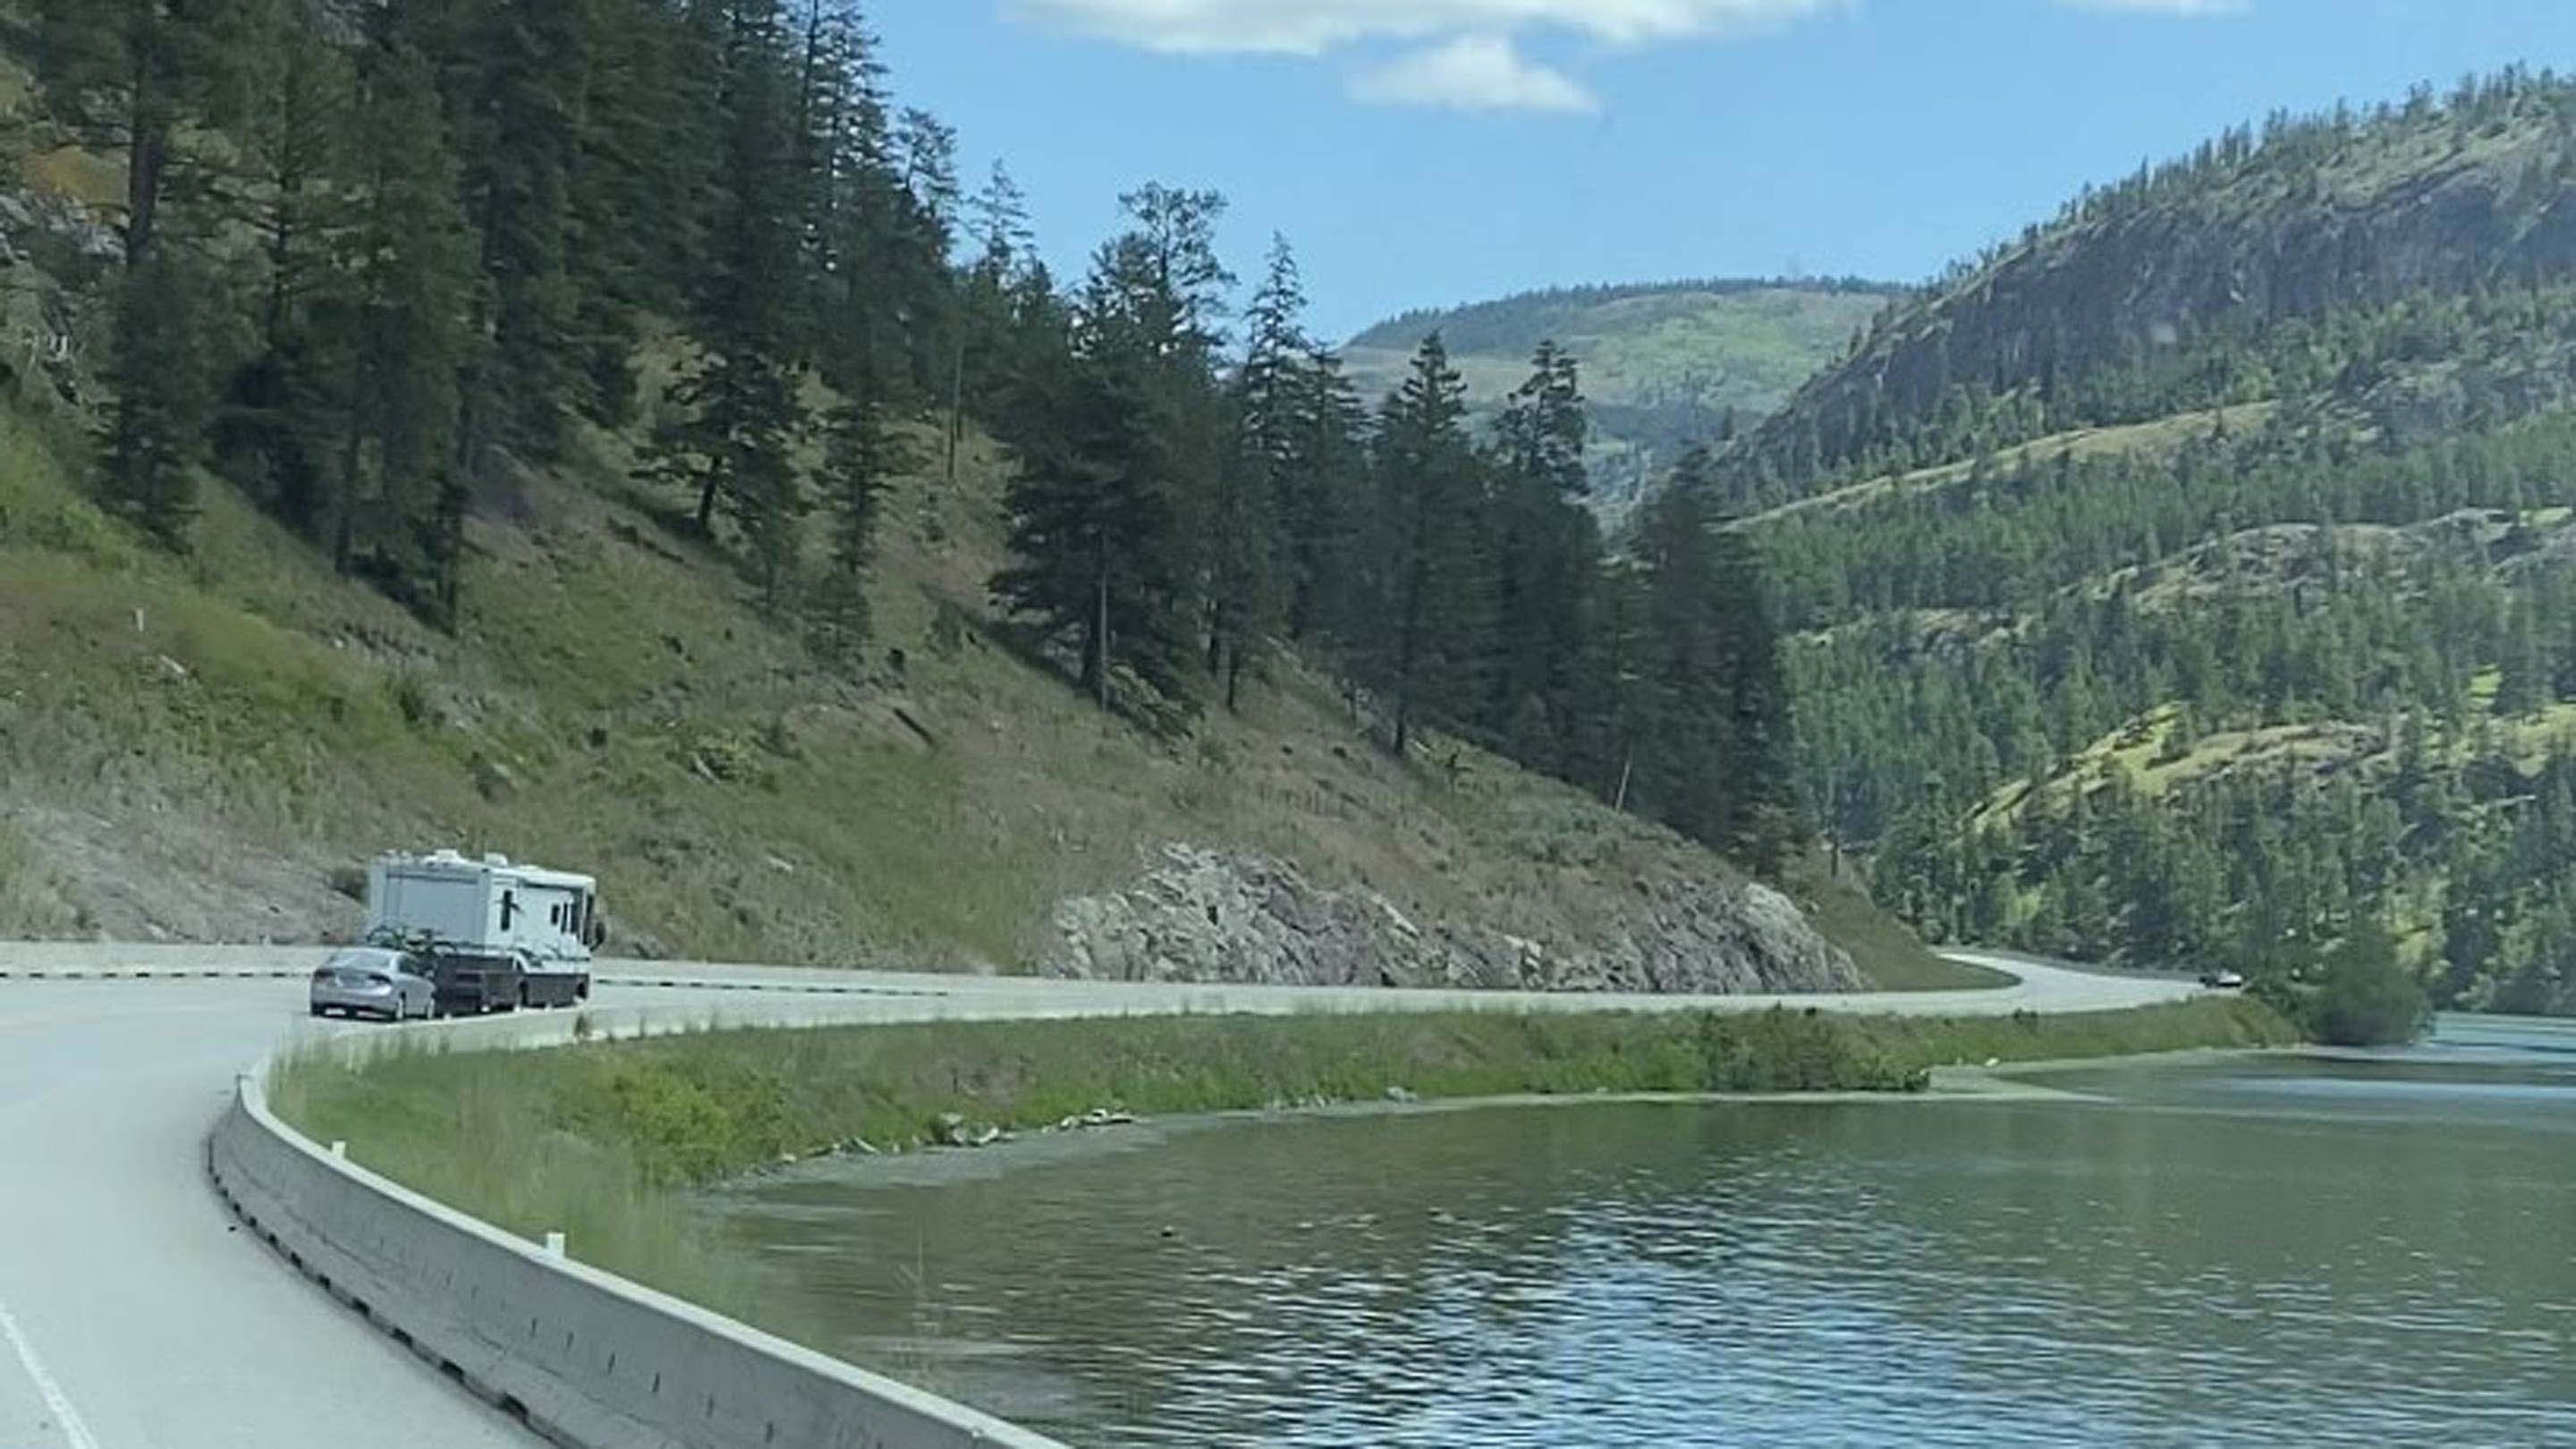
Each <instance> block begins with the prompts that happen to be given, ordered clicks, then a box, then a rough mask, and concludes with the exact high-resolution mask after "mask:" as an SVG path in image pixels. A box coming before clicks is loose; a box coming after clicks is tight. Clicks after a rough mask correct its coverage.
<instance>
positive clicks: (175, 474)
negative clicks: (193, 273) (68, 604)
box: [106, 251, 208, 551]
mask: <svg viewBox="0 0 2576 1449" xmlns="http://www.w3.org/2000/svg"><path fill="white" fill-rule="evenodd" d="M197 292H198V289H197V287H196V286H195V285H193V284H192V283H191V281H190V279H189V275H188V266H187V263H186V262H184V261H183V260H182V259H181V258H179V257H178V256H176V255H174V254H172V253H170V252H167V251H162V252H156V253H154V254H153V255H151V256H149V257H148V258H147V259H146V260H145V261H144V262H143V264H142V265H140V266H137V267H131V268H129V269H128V270H127V272H126V276H125V280H124V288H123V290H122V292H121V293H120V294H119V296H118V299H117V305H116V334H115V349H116V350H115V363H114V376H113V379H112V380H113V381H114V383H115V386H116V401H115V405H114V409H113V411H112V412H111V414H110V422H109V425H108V430H107V479H106V483H107V489H106V491H107V501H108V504H109V506H110V507H111V508H112V509H114V510H115V511H116V512H117V513H119V514H121V515H122V516H124V517H125V518H127V519H128V520H130V521H131V522H133V523H134V524H135V525H136V526H137V527H139V528H141V529H143V530H144V531H145V532H146V533H148V534H150V535H151V536H152V538H153V539H154V540H155V541H156V542H158V543H159V544H161V545H162V546H163V547H164V548H168V549H171V550H173V551H179V550H184V549H185V548H186V547H187V546H188V530H189V526H190V525H191V524H192V523H194V522H195V520H196V516H197V480H196V468H197V461H198V456H199V453H200V450H201V446H202V439H203V437H204V435H205V425H206V411H207V403H208V399H207V397H206V386H205V380H206V366H205V358H204V352H203V346H202V343H201V340H200V334H201V330H202V326H203V322H202V319H201V317H200V316H199V307H200V304H199V302H198V298H197Z"/></svg>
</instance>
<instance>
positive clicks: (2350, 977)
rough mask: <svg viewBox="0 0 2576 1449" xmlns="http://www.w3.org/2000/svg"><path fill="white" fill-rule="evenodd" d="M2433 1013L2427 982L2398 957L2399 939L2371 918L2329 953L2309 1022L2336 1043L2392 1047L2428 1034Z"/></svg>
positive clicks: (2318, 1035)
mask: <svg viewBox="0 0 2576 1449" xmlns="http://www.w3.org/2000/svg"><path fill="white" fill-rule="evenodd" d="M2431 1016H2432V1007H2431V1004H2430V1003H2429V1002H2428V1001H2427V1000H2426V998H2425V995H2424V984H2423V983H2422V982H2421V981H2419V980H2417V979H2416V977H2415V973H2414V972H2412V971H2409V970H2407V969H2406V966H2405V964H2404V963H2403V962H2401V961H2399V960H2398V959H2397V943H2396V942H2395V941H2394V940H2392V939H2390V937H2389V934H2388V931H2387V929H2386V928H2385V927H2383V926H2381V925H2380V924H2379V923H2378V922H2377V921H2371V920H2366V921H2363V922H2362V923H2360V924H2359V925H2356V926H2355V927H2353V930H2352V934H2351V935H2350V936H2347V937H2346V938H2345V939H2344V941H2343V943H2342V944H2341V945H2339V946H2337V947H2335V949H2334V951H2333V952H2332V953H2331V954H2329V955H2328V956H2327V957H2326V977H2325V983H2324V985H2323V986H2322V987H2321V988H2320V989H2319V990H2318V992H2317V994H2316V996H2315V998H2314V999H2313V1000H2311V1001H2310V1002H2309V1004H2308V1026H2309V1030H2310V1031H2311V1032H2313V1033H2314V1034H2315V1036H2316V1038H2317V1039H2318V1040H2319V1041H2322V1042H2326V1043H2328V1044H2330V1045H2333V1046H2392V1045H2397V1044H2400V1043H2404V1042H2410V1041H2413V1040H2415V1039H2416V1038H2417V1037H2419V1036H2421V1035H2423V1034H2424V1027H2425V1024H2426V1022H2427V1021H2428V1020H2430V1018H2431Z"/></svg>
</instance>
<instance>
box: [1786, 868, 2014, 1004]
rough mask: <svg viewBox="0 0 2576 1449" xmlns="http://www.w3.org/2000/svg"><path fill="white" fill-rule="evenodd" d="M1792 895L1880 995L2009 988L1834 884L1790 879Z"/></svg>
mask: <svg viewBox="0 0 2576 1449" xmlns="http://www.w3.org/2000/svg"><path fill="white" fill-rule="evenodd" d="M1791 891H1792V893H1793V894H1794V895H1796V897H1797V899H1798V903H1799V905H1801V906H1802V907H1804V908H1805V910H1806V912H1807V919H1808V920H1809V921H1811V922H1813V923H1814V924H1815V927H1816V929H1817V930H1818V931H1821V932H1823V933H1824V936H1825V939H1826V940H1829V941H1831V942H1833V943H1834V944H1835V945H1837V946H1840V947H1842V948H1843V949H1844V950H1845V951H1848V952H1850V953H1851V958H1852V962H1853V964H1854V965H1857V966H1858V967H1860V969H1861V974H1862V975H1864V976H1867V977H1868V978H1869V979H1870V983H1871V984H1872V985H1874V986H1876V987H1877V988H1878V989H1879V990H1881V991H1980V990H1988V989H1992V988H1995V987H2002V986H2009V985H2011V984H2012V980H2013V978H2012V977H2010V976H2008V975H2006V974H2005V973H2003V972H2001V971H1993V970H1989V969H1987V968H1986V967H1983V966H1970V965H1967V964H1965V963H1963V962H1958V961H1952V960H1949V959H1947V958H1946V957H1943V956H1941V955H1940V954H1938V953H1936V952H1934V951H1933V950H1932V949H1931V948H1930V947H1927V946H1925V945H1924V944H1923V941H1922V938H1921V937H1919V936H1917V935H1915V934H1914V933H1913V932H1912V931H1910V930H1908V929H1906V928H1905V926H1904V925H1903V924H1902V923H1900V922H1899V921H1897V920H1896V918H1895V917H1893V916H1890V915H1888V914H1887V913H1886V912H1885V911H1882V910H1880V909H1879V908H1878V907H1877V906H1876V905H1875V904H1873V903H1872V902H1871V901H1870V899H1869V897H1868V896H1866V895H1864V894H1862V893H1861V892H1860V891H1859V890H1857V889H1855V888H1853V887H1851V886H1848V885H1843V884H1841V883H1839V882H1831V881H1826V880H1824V879H1822V878H1821V876H1819V877H1817V878H1813V879H1793V880H1792V882H1791Z"/></svg>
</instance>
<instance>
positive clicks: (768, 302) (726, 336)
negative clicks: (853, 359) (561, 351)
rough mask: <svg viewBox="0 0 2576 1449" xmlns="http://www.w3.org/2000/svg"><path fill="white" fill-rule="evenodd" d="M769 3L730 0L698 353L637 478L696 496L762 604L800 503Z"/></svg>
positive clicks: (780, 583) (772, 588)
mask: <svg viewBox="0 0 2576 1449" xmlns="http://www.w3.org/2000/svg"><path fill="white" fill-rule="evenodd" d="M790 54H791V52H790V51H789V49H788V47H787V44H786V30H785V25H784V20H783V17H782V15H781V13H780V10H779V6H778V0H734V3H733V6H732V10H731V17H730V22H729V31H728V48H727V52H726V57H725V64H726V78H725V106H726V114H725V146H726V151H725V155H726V164H725V170H724V186H723V192H722V195H721V196H720V197H719V198H717V201H716V220H715V223H714V225H715V231H714V234H713V238H712V240H713V245H714V251H713V253H712V254H711V255H710V256H709V257H708V258H707V266H706V279H705V282H704V289H703V293H702V299H701V302H700V305H699V327H698V331H699V339H700V341H701V343H702V344H703V346H704V348H705V353H704V356H703V357H701V358H700V359H699V360H698V361H697V362H696V363H695V365H694V366H693V367H691V368H690V369H689V371H688V373H687V374H686V376H685V377H684V378H683V379H682V381H681V382H680V383H679V384H678V385H677V386H675V387H674V388H673V389H672V394H671V400H672V402H673V403H674V404H676V405H677V406H678V408H679V409H680V416H679V417H678V418H677V419H676V420H674V421H673V422H671V423H669V424H666V425H665V426H664V427H663V428H661V429H659V430H658V431H657V436H656V438H655V446H654V453H653V457H652V460H651V462H650V464H649V465H648V469H649V471H650V473H651V474H652V475H653V476H657V477H660V478H663V479H666V480H670V481H676V482H680V483H684V484H686V485H688V486H690V487H692V488H693V489H694V490H695V492H696V494H697V504H696V512H695V520H696V524H697V527H698V528H699V529H700V530H701V531H702V532H707V533H710V534H711V533H712V532H713V531H714V527H715V521H716V517H717V514H718V511H719V510H721V511H722V512H723V514H724V516H725V517H727V518H728V519H730V520H731V521H732V523H733V524H734V526H735V528H736V529H737V530H738V531H739V532H740V534H741V537H742V541H743V544H744V546H745V549H746V551H747V552H748V554H749V555H750V563H751V567H752V572H753V575H754V576H755V577H756V578H757V579H758V581H759V582H760V585H761V588H762V590H763V592H764V594H765V595H766V596H767V597H768V598H769V600H770V601H771V602H772V603H773V604H774V603H779V602H782V601H783V600H784V598H785V596H786V594H787V592H788V591H789V589H790V588H791V587H792V585H793V583H794V579H795V574H796V571H797V565H798V557H799V553H800V548H801V542H800V541H801V532H800V527H801V524H800V520H801V518H802V516H803V514H804V512H805V507H806V500H805V498H804V494H803V489H802V486H801V484H800V481H799V479H798V476H797V471H796V467H795V462H794V458H793V452H794V449H795V447H796V444H797V442H798V440H799V438H801V437H802V436H803V434H804V431H805V428H806V426H807V419H806V415H805V408H804V404H803V402H802V400H801V398H800V396H799V391H798V379H797V376H796V371H795V367H794V355H795V351H796V348H797V345H798V341H799V331H798V327H799V320H798V317H797V315H796V301H797V298H798V296H799V279H800V276H801V274H800V272H799V270H798V263H799V255H800V250H801V244H802V238H803V234H804V233H803V227H802V225H801V222H800V218H799V216H798V212H797V206H796V198H797V195H798V192H797V188H796V185H795V181H796V175H797V172H796V157H797V147H798V137H797V130H796V126H797V115H798V111H797V101H796V97H795V94H794V87H793V86H792V85H791V84H790V81H791V73H790V71H789V68H788V65H789V56H790Z"/></svg>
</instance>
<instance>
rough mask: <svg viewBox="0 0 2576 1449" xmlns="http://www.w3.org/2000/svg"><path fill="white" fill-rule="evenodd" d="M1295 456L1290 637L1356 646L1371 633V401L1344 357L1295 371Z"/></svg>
mask: <svg viewBox="0 0 2576 1449" xmlns="http://www.w3.org/2000/svg"><path fill="white" fill-rule="evenodd" d="M1288 378H1289V382H1290V383H1291V384H1292V396H1291V404H1292V407H1293V409H1294V420H1295V424H1294V425H1295V430H1296V437H1295V443H1296V463H1295V465H1294V466H1293V467H1292V468H1290V469H1289V470H1288V473H1287V476H1286V478H1285V480H1284V486H1285V490H1286V491H1285V495H1284V496H1283V497H1282V498H1281V500H1280V525H1281V528H1282V529H1283V531H1284V532H1285V535H1286V547H1287V552H1288V556H1287V560H1286V568H1287V572H1288V579H1289V584H1288V619H1287V627H1288V637H1289V638H1290V639H1292V640H1296V641H1299V642H1305V641H1308V640H1315V641H1320V642H1322V643H1325V644H1328V645H1331V646H1333V647H1335V648H1336V649H1338V650H1340V651H1342V652H1344V653H1346V654H1347V653H1350V652H1353V651H1356V650H1357V649H1358V648H1360V647H1361V645H1362V643H1363V641H1364V640H1365V639H1366V638H1367V630H1368V627H1369V620H1368V618H1367V616H1366V612H1365V604H1364V600H1365V599H1366V598H1367V597H1368V596H1369V589H1368V578H1367V573H1366V569H1365V567H1364V565H1365V563H1366V558H1367V553H1366V550H1365V548H1364V547H1363V540H1364V539H1366V538H1368V537H1370V536H1371V534H1370V530H1369V521H1370V519H1371V518H1372V517H1373V516H1374V503H1375V499H1374V498H1373V496H1372V495H1371V492H1370V480H1369V460H1368V408H1367V406H1366V405H1365V404H1364V403H1362V402H1361V401H1360V395H1359V390H1358V389H1357V388H1355V387H1353V386H1352V385H1351V380H1350V379H1349V378H1348V377H1346V376H1344V375H1343V372H1342V363H1341V359H1340V358H1338V357H1335V356H1334V355H1332V354H1331V353H1329V352H1325V351H1322V350H1321V349H1317V350H1315V351H1312V352H1309V353H1308V354H1307V356H1306V357H1305V359H1304V361H1303V365H1301V366H1299V367H1297V368H1295V369H1294V370H1292V371H1291V372H1290V373H1289V375H1288Z"/></svg>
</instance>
